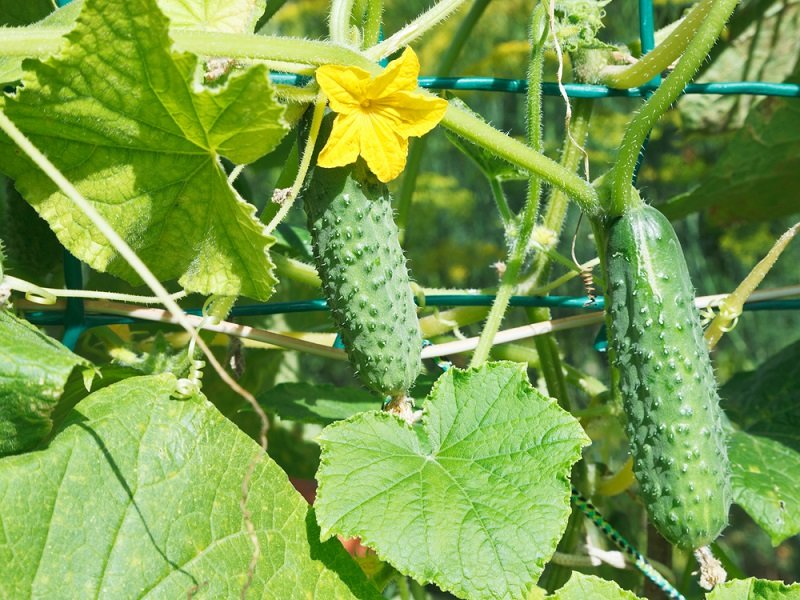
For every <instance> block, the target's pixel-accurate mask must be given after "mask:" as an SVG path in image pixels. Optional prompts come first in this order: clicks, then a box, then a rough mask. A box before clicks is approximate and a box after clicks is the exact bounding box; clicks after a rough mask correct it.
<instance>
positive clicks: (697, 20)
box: [600, 0, 716, 89]
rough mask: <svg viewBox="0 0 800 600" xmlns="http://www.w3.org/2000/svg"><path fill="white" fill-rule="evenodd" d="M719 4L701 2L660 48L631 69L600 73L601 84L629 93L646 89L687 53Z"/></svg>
mask: <svg viewBox="0 0 800 600" xmlns="http://www.w3.org/2000/svg"><path fill="white" fill-rule="evenodd" d="M715 2H716V0H700V2H698V3H697V4H695V5H694V6H693V7H692V8H691V10H690V11H689V13H688V14H687V15H686V16H685V17H684V18H683V19H682V20H681V22H680V23H679V24H678V25H677V27H675V29H673V30H672V32H670V34H669V35H668V36H667V37H666V38H665V39H664V40H663V41H662V42H661V43H660V44H659V45H658V46H656V47H655V48H653V50H651V51H650V52H648V53H647V54H645V55H644V56H643V57H642V58H641V59H640V60H638V61H637V62H636V63H635V64H633V65H631V66H628V67H623V68H621V69H619V68H617V67H608V70H606V71H603V72H601V73H600V78H601V81H602V82H603V83H604V84H605V85H607V86H609V87H613V88H618V89H627V88H633V87H638V86H640V85H644V84H645V83H647V82H648V81H650V80H651V79H653V78H654V77H656V76H657V75H659V74H660V73H661V72H662V71H665V70H666V69H667V68H668V67H669V66H670V65H671V64H672V63H673V62H675V60H676V59H677V58H678V57H679V56H680V55H681V54H682V53H683V51H684V50H685V49H686V46H687V45H688V43H689V42H690V41H691V40H692V38H693V37H694V35H695V34H696V33H697V30H698V29H699V28H700V25H701V24H702V23H703V21H705V19H706V17H708V13H709V11H710V10H711V7H712V6H713V5H714V3H715Z"/></svg>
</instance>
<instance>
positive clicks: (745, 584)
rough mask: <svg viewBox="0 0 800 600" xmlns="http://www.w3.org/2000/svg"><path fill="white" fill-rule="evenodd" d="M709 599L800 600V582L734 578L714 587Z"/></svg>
mask: <svg viewBox="0 0 800 600" xmlns="http://www.w3.org/2000/svg"><path fill="white" fill-rule="evenodd" d="M706 598H707V600H800V584H793V585H786V584H785V583H783V582H782V581H767V580H766V579H756V578H754V577H750V578H749V579H734V580H733V581H728V582H726V583H723V584H722V585H718V586H717V587H715V588H714V591H712V592H710V593H709V594H708V595H706Z"/></svg>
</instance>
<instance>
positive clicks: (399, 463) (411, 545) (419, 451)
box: [316, 363, 588, 598]
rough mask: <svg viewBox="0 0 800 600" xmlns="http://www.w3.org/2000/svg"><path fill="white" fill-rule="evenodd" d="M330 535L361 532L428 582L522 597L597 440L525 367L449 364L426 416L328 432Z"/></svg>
mask: <svg viewBox="0 0 800 600" xmlns="http://www.w3.org/2000/svg"><path fill="white" fill-rule="evenodd" d="M319 440H320V445H321V446H322V458H321V465H320V469H319V471H318V473H317V479H318V480H319V482H320V487H319V490H318V495H317V503H316V507H317V518H318V520H319V523H320V525H321V528H322V535H323V537H324V538H328V537H330V536H332V535H334V534H336V533H340V534H342V535H344V536H347V537H353V536H358V537H360V538H361V539H362V541H363V542H364V543H365V544H366V545H368V546H370V547H371V548H373V549H374V550H375V551H376V552H377V554H378V556H379V557H381V558H382V559H383V560H385V561H387V562H389V563H391V564H392V565H393V566H394V567H395V568H397V569H398V570H399V571H401V572H403V573H406V574H408V575H410V576H411V577H413V578H414V579H417V580H419V581H432V582H434V583H435V584H436V585H438V586H439V587H440V588H442V589H445V590H448V591H451V592H453V593H454V594H456V595H458V596H463V597H467V598H520V597H524V596H525V595H526V594H527V592H528V591H529V590H530V589H531V587H532V586H533V584H534V582H535V581H536V580H537V578H538V577H539V575H540V574H541V572H542V569H543V567H544V563H545V562H546V561H547V560H548V559H549V558H550V556H551V555H552V553H553V552H554V551H555V548H556V544H557V542H558V540H559V538H560V537H561V534H562V533H563V531H564V527H565V526H566V521H567V517H568V516H569V512H570V509H569V497H570V486H569V482H568V475H569V472H570V466H571V465H572V464H573V463H574V462H575V461H577V460H578V459H579V458H580V449H581V447H582V446H584V445H586V444H587V443H588V438H587V437H586V435H585V434H584V433H583V430H582V429H581V428H580V426H579V425H578V423H577V421H575V420H574V419H573V418H572V417H571V416H570V415H569V414H567V413H566V412H564V411H563V410H561V409H560V408H559V407H558V405H557V404H556V403H555V401H554V400H552V399H548V398H545V397H544V396H542V395H540V394H539V393H538V392H537V391H535V390H534V389H533V388H532V387H531V385H530V383H529V382H528V380H527V377H526V374H525V369H524V367H522V366H521V365H517V364H514V363H493V364H489V365H485V366H483V367H481V368H479V369H473V370H467V371H461V370H459V369H456V368H451V369H449V370H448V371H447V372H446V373H445V374H444V375H443V376H442V377H441V378H440V379H439V381H438V382H437V384H436V385H435V386H434V388H433V391H432V392H431V395H430V397H429V398H428V399H427V401H426V403H425V410H424V415H423V420H422V424H421V425H418V426H413V427H412V426H409V425H407V424H406V423H405V422H403V421H401V420H399V419H398V418H396V417H394V416H392V415H390V414H388V413H382V412H370V413H362V414H359V415H356V416H354V417H351V418H350V419H348V420H346V421H340V422H338V423H335V424H333V425H330V426H328V427H327V428H326V429H325V430H324V431H323V432H322V434H321V436H320V438H319Z"/></svg>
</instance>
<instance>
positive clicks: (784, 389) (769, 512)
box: [720, 341, 800, 545]
mask: <svg viewBox="0 0 800 600" xmlns="http://www.w3.org/2000/svg"><path fill="white" fill-rule="evenodd" d="M798 389H800V341H798V342H795V343H794V344H791V345H790V346H787V347H786V348H784V349H783V350H781V351H780V352H778V353H777V354H775V355H774V356H772V357H771V358H770V359H769V360H767V361H766V362H765V363H764V364H762V365H761V366H760V367H759V368H758V369H757V370H756V371H753V372H750V373H739V374H737V375H735V376H734V377H733V378H731V380H730V381H729V382H728V383H726V384H725V385H724V386H723V387H722V389H721V390H720V396H721V397H722V398H723V406H724V407H725V410H726V413H727V415H728V416H729V417H730V419H731V420H732V421H733V422H735V423H736V424H737V425H739V426H740V427H741V428H742V431H738V432H735V433H733V434H732V435H731V437H730V441H729V455H730V459H731V466H732V469H733V479H732V484H733V494H734V500H735V502H736V503H737V504H739V505H740V506H741V507H742V508H743V509H744V510H745V511H747V513H748V514H749V515H750V516H751V517H752V518H753V520H754V521H755V522H756V523H758V525H759V526H760V527H761V528H762V529H764V531H766V532H767V534H769V536H770V539H771V540H772V543H773V544H775V545H777V544H779V543H780V542H781V541H783V540H784V539H786V538H787V537H790V536H792V535H795V534H797V533H800V484H798V482H800V405H799V404H798V402H797V397H798V392H797V390H798Z"/></svg>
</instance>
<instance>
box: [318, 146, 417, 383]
mask: <svg viewBox="0 0 800 600" xmlns="http://www.w3.org/2000/svg"><path fill="white" fill-rule="evenodd" d="M303 200H304V203H305V209H306V214H307V215H308V226H309V230H310V231H311V240H312V245H313V247H314V257H315V260H316V265H317V270H318V271H319V275H320V278H321V279H322V287H323V292H324V294H325V297H326V298H327V301H328V306H329V308H330V309H331V313H332V316H333V319H334V322H335V323H336V325H337V327H338V329H339V333H340V334H341V337H342V341H343V342H344V347H345V350H346V351H347V355H348V357H349V359H350V362H351V363H352V365H353V366H354V368H355V370H356V372H357V374H358V375H359V377H360V379H361V381H362V382H363V383H364V385H366V386H367V387H368V388H370V389H372V390H374V391H376V392H378V393H380V394H384V395H388V396H392V397H393V398H399V397H402V396H404V395H405V393H406V392H407V391H408V389H409V388H410V387H411V385H412V384H413V383H414V380H415V379H416V378H417V375H419V372H420V369H421V361H420V350H421V349H422V334H421V333H420V328H419V320H418V319H417V311H416V306H415V304H414V296H413V293H412V291H411V284H410V281H409V276H408V268H407V267H406V260H405V257H404V256H403V250H402V249H401V247H400V242H399V236H398V229H397V225H396V224H395V222H394V218H393V214H392V201H391V197H390V195H389V191H388V189H387V188H386V186H385V185H384V184H382V183H380V182H379V181H378V179H377V178H376V177H375V176H374V175H372V173H370V172H369V170H368V169H367V167H366V165H365V164H364V163H363V161H361V160H359V161H358V162H356V163H355V164H354V165H350V166H347V167H341V168H336V169H323V168H319V167H317V168H315V169H314V172H313V174H312V176H311V178H310V180H309V182H308V183H307V185H306V188H305V189H304V191H303Z"/></svg>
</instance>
